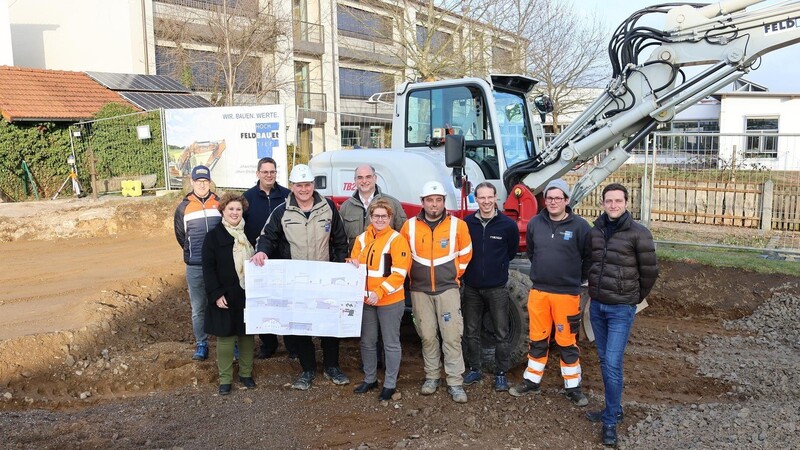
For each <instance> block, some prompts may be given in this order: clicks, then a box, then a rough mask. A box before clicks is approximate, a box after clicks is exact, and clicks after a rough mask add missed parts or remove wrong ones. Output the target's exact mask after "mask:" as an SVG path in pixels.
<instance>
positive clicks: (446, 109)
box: [406, 85, 494, 147]
mask: <svg viewBox="0 0 800 450" xmlns="http://www.w3.org/2000/svg"><path fill="white" fill-rule="evenodd" d="M407 105H408V106H407V108H408V111H407V115H406V117H408V123H407V125H406V145H407V146H408V147H415V146H419V147H423V146H432V144H431V143H432V142H434V144H433V145H441V143H438V144H437V143H435V142H436V141H434V140H433V139H436V138H438V137H442V136H444V135H447V134H459V135H463V136H464V139H465V141H466V143H467V146H469V145H470V141H482V142H485V141H493V139H494V137H493V135H492V128H491V124H490V122H489V118H488V117H487V114H486V111H485V110H484V107H485V105H486V101H485V99H484V98H483V94H482V92H481V90H480V88H478V87H477V86H469V85H466V86H449V87H436V88H423V89H418V90H416V91H413V92H411V93H409V95H408V103H407Z"/></svg>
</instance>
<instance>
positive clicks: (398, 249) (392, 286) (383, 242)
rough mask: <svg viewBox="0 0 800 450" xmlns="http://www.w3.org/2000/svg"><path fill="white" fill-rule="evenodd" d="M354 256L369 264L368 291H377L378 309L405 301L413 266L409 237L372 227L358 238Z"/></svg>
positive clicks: (352, 256) (354, 245)
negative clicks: (405, 286)
mask: <svg viewBox="0 0 800 450" xmlns="http://www.w3.org/2000/svg"><path fill="white" fill-rule="evenodd" d="M350 257H351V258H353V259H357V260H358V261H359V262H360V263H361V264H366V265H367V291H366V292H365V295H364V299H365V300H366V298H367V297H368V296H369V292H370V291H374V292H375V294H376V295H377V296H378V303H377V304H376V305H375V306H386V305H391V304H392V303H397V302H401V301H403V300H404V299H405V290H404V289H403V282H404V281H405V279H406V275H407V274H408V269H409V267H411V249H410V248H409V246H408V241H407V240H406V238H404V237H403V236H401V235H400V233H398V232H397V231H394V230H393V229H391V228H390V227H388V226H387V227H386V228H384V229H383V230H381V231H377V230H375V228H373V227H372V225H369V226H367V230H366V231H365V232H363V233H361V234H360V235H358V237H357V238H356V240H355V242H354V243H353V251H352V252H351V253H350Z"/></svg>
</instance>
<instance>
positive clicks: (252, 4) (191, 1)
mask: <svg viewBox="0 0 800 450" xmlns="http://www.w3.org/2000/svg"><path fill="white" fill-rule="evenodd" d="M154 1H155V2H156V3H168V4H171V5H179V6H188V7H189V8H197V9H205V10H208V11H216V10H217V8H218V7H220V6H222V5H223V4H227V7H228V8H246V9H245V11H247V12H256V11H257V8H258V2H256V1H241V0H154ZM248 10H249V11H248Z"/></svg>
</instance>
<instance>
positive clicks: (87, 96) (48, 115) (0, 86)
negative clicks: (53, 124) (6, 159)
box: [0, 66, 130, 122]
mask: <svg viewBox="0 0 800 450" xmlns="http://www.w3.org/2000/svg"><path fill="white" fill-rule="evenodd" d="M109 102H115V103H121V104H124V105H129V106H130V103H128V102H126V101H125V100H124V99H123V98H122V97H120V95H119V94H117V93H116V92H114V91H112V90H110V89H107V88H105V87H104V86H102V85H101V84H99V83H97V82H96V81H94V80H92V79H91V78H90V77H89V76H88V75H86V74H85V73H83V72H67V71H61V70H44V69H30V68H25V67H10V66H0V114H2V116H3V117H4V118H5V119H6V120H7V121H9V122H13V121H22V120H24V121H78V120H83V119H91V118H92V117H93V116H94V115H95V113H97V111H99V110H100V108H101V107H102V106H103V105H105V104H106V103H109Z"/></svg>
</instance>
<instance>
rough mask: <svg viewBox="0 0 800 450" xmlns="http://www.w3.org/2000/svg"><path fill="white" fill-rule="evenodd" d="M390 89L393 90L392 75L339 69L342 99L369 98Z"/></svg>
mask: <svg viewBox="0 0 800 450" xmlns="http://www.w3.org/2000/svg"><path fill="white" fill-rule="evenodd" d="M392 89H394V75H392V74H388V73H382V72H372V71H370V70H358V69H347V68H344V67H341V68H339V91H340V95H341V96H342V97H350V98H369V96H370V95H372V94H375V93H378V92H388V91H391V90H392Z"/></svg>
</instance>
